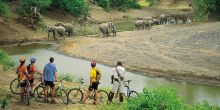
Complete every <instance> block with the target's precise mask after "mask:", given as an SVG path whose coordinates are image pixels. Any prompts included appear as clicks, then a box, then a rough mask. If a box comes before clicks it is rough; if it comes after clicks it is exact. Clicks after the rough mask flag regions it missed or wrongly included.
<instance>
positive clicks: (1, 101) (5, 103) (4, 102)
mask: <svg viewBox="0 0 220 110" xmlns="http://www.w3.org/2000/svg"><path fill="white" fill-rule="evenodd" d="M0 105H1V106H0V107H1V109H5V108H6V107H7V106H8V100H7V99H3V100H0Z"/></svg>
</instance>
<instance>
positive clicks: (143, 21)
mask: <svg viewBox="0 0 220 110" xmlns="http://www.w3.org/2000/svg"><path fill="white" fill-rule="evenodd" d="M190 17H191V16H190V14H189V13H175V14H171V15H166V14H161V15H160V16H159V17H151V16H148V17H144V18H137V20H136V21H135V22H134V25H135V29H137V30H140V29H148V30H149V29H150V28H151V27H152V26H153V25H163V24H178V21H180V20H181V21H182V23H183V24H185V23H186V22H187V21H188V20H190Z"/></svg>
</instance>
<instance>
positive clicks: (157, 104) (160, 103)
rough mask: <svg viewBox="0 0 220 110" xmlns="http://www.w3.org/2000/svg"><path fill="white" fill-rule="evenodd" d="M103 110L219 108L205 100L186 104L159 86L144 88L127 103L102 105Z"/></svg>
mask: <svg viewBox="0 0 220 110" xmlns="http://www.w3.org/2000/svg"><path fill="white" fill-rule="evenodd" d="M100 109H105V110H111V109H112V110H113V109H115V110H220V108H219V107H217V106H211V105H209V103H208V102H207V101H204V102H203V103H199V104H196V105H195V106H193V105H188V104H186V103H185V101H184V100H183V99H181V98H180V97H178V96H177V94H176V91H175V90H174V89H172V88H166V87H159V88H156V89H151V90H149V89H144V90H143V93H140V94H138V96H137V97H136V98H133V99H129V100H128V101H127V103H123V104H119V105H118V104H116V103H114V104H112V105H103V106H101V107H100Z"/></svg>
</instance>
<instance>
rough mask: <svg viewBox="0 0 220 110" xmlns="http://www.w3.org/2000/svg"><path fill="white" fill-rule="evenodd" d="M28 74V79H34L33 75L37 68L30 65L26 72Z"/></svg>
mask: <svg viewBox="0 0 220 110" xmlns="http://www.w3.org/2000/svg"><path fill="white" fill-rule="evenodd" d="M28 71H29V72H30V74H29V79H34V73H35V72H36V71H37V68H36V66H35V65H34V64H32V65H30V68H29V70H28Z"/></svg>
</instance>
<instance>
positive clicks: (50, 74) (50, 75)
mask: <svg viewBox="0 0 220 110" xmlns="http://www.w3.org/2000/svg"><path fill="white" fill-rule="evenodd" d="M56 72H57V69H56V66H55V64H54V63H48V64H46V65H45V67H44V75H43V77H44V80H45V81H54V77H55V73H56Z"/></svg>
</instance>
